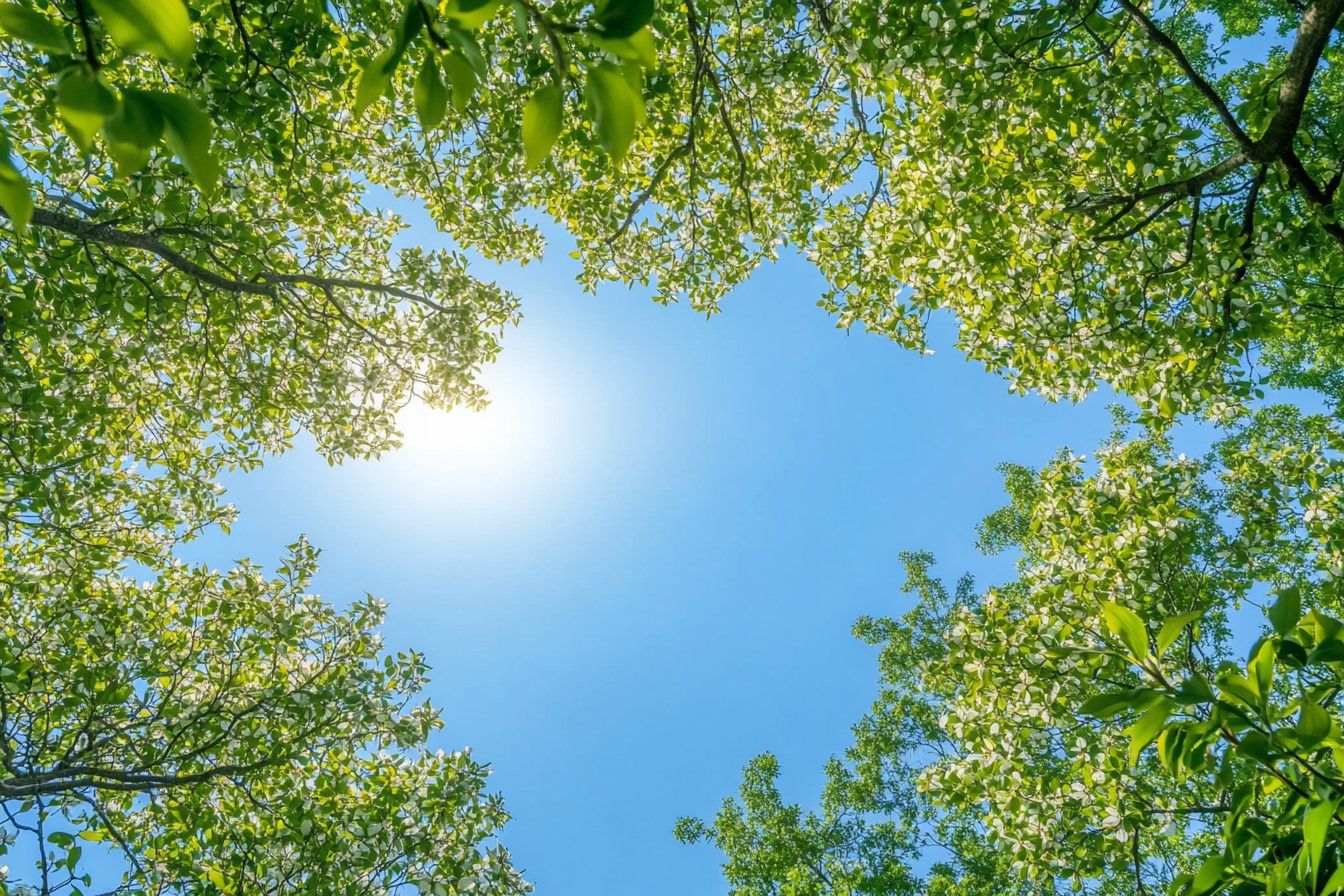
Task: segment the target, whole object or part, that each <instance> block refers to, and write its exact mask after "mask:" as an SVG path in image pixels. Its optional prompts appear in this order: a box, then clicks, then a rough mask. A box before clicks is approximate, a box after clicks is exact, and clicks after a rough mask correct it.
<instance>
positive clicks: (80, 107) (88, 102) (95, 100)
mask: <svg viewBox="0 0 1344 896" xmlns="http://www.w3.org/2000/svg"><path fill="white" fill-rule="evenodd" d="M56 111H57V112H59V113H60V116H61V121H62V122H63V123H64V124H65V129H66V130H67V131H69V132H70V136H71V137H73V138H74V140H75V143H77V144H79V148H80V149H82V150H83V151H84V152H88V151H89V150H90V149H91V148H92V147H93V137H94V135H95V134H97V133H98V131H100V130H101V129H102V127H103V122H105V121H107V119H109V118H110V117H112V115H113V113H115V112H116V111H117V95H116V94H115V93H113V92H112V88H110V87H108V86H107V85H106V84H105V83H103V80H102V79H101V78H100V77H98V76H97V75H93V74H90V73H89V72H88V71H86V70H85V69H82V68H78V69H71V70H70V71H69V72H68V73H67V74H66V76H65V77H64V78H62V79H61V82H60V84H59V85H57V87H56Z"/></svg>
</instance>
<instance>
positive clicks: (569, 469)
mask: <svg viewBox="0 0 1344 896" xmlns="http://www.w3.org/2000/svg"><path fill="white" fill-rule="evenodd" d="M492 373H493V374H494V375H493V376H491V378H490V381H489V382H488V383H487V384H486V385H487V388H488V390H489V404H488V405H486V407H484V408H483V409H481V410H470V409H468V408H454V409H452V410H449V411H443V410H439V409H436V408H432V407H430V406H429V405H427V404H425V403H424V402H421V401H414V402H412V403H411V404H409V405H408V406H407V407H406V408H405V409H403V410H402V411H401V413H400V414H398V416H397V426H398V428H399V429H400V430H401V433H402V446H401V448H399V449H398V450H396V451H393V452H390V453H388V454H386V455H384V456H383V458H382V459H381V460H380V461H379V462H378V464H377V466H378V468H379V470H380V471H381V472H380V473H379V475H380V477H386V480H385V481H386V483H387V484H388V485H389V486H391V487H392V488H394V489H396V490H398V491H399V492H401V493H402V494H403V497H404V498H405V499H406V500H407V501H408V502H410V503H411V504H417V505H418V504H420V503H422V502H424V503H431V502H435V501H443V500H449V501H452V502H453V503H454V504H458V503H461V502H466V503H467V504H480V505H482V506H486V505H488V506H489V507H490V508H492V509H491V512H492V513H505V512H508V508H510V507H514V506H519V505H521V506H531V507H532V508H533V509H534V510H538V509H539V507H538V502H539V501H540V500H541V499H542V498H543V497H544V496H548V495H549V496H554V495H555V494H556V493H557V490H559V491H563V490H564V487H565V484H566V483H574V482H575V481H576V480H579V479H582V478H583V477H584V476H585V475H587V474H589V473H590V472H591V470H589V469H588V468H589V466H590V461H591V459H592V458H593V456H594V449H595V448H596V447H597V446H598V445H600V444H601V443H602V442H603V441H604V438H603V431H604V430H605V429H606V427H605V426H603V425H601V422H600V420H599V418H600V417H601V416H602V415H601V414H594V412H593V411H594V409H593V408H592V407H591V406H590V403H589V402H588V401H585V400H584V398H583V396H582V394H581V393H580V392H578V390H575V389H572V388H568V387H567V385H566V383H565V381H563V380H561V379H559V378H557V377H556V376H555V375H554V372H553V371H552V370H550V369H546V368H545V367H544V366H542V365H537V366H535V367H521V366H518V365H514V366H512V367H511V369H509V370H507V371H492Z"/></svg>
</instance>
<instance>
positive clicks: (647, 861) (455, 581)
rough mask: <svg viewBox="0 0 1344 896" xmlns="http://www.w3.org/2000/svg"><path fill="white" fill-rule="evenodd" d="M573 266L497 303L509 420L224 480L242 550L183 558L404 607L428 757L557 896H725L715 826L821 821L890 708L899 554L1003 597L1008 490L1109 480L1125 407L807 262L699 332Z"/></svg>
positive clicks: (749, 293)
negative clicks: (794, 812) (1114, 414)
mask: <svg viewBox="0 0 1344 896" xmlns="http://www.w3.org/2000/svg"><path fill="white" fill-rule="evenodd" d="M406 239H407V240H408V241H423V242H425V243H426V244H433V243H435V241H436V240H437V239H438V237H437V236H436V235H435V234H434V232H433V230H432V229H430V228H428V227H426V226H423V225H418V226H416V227H414V228H412V230H411V231H409V232H408V233H407V235H406ZM568 248H569V247H568V245H567V244H566V242H565V241H564V239H563V238H557V239H556V240H554V241H553V244H552V246H551V249H550V252H549V253H548V260H547V261H546V262H544V263H542V264H539V265H537V264H534V265H531V266H529V267H526V268H516V267H514V268H499V269H498V273H497V274H496V275H495V276H497V278H498V280H499V281H500V282H501V283H502V284H503V285H505V286H507V287H509V288H511V289H513V290H515V291H516V292H517V293H518V294H519V295H520V296H521V297H522V300H523V312H524V315H525V318H524V320H523V322H522V324H521V326H520V327H518V328H517V329H516V330H513V331H511V332H509V333H508V334H507V335H506V337H505V340H504V352H503V356H502V358H501V360H500V361H499V363H498V364H497V365H496V366H495V367H494V368H493V369H491V370H490V371H489V372H488V374H487V376H486V382H487V384H488V385H489V386H490V388H491V389H492V394H493V405H492V406H491V407H490V408H489V409H488V410H486V411H485V412H483V413H479V414H472V413H471V412H467V411H458V412H454V413H452V414H450V415H439V414H433V413H415V414H411V415H410V416H409V418H408V420H407V429H408V433H407V445H406V447H405V448H404V449H402V450H401V451H399V452H397V453H395V454H392V455H389V456H387V457H384V458H383V459H381V460H379V461H376V462H367V463H350V464H346V465H344V466H342V467H337V468H329V467H328V466H327V465H326V464H325V462H323V461H322V460H321V459H320V458H318V457H317V456H316V455H315V454H314V453H313V451H312V450H311V448H310V447H309V446H308V445H307V444H306V443H302V444H301V445H300V447H299V448H297V449H296V450H294V451H293V452H291V453H290V454H288V455H286V456H284V457H282V458H279V459H275V460H272V461H271V462H270V463H269V464H268V465H267V466H266V467H265V468H264V469H263V470H262V471H260V472H257V473H253V474H249V475H245V476H238V477H234V478H233V479H231V480H229V481H228V482H227V485H228V487H229V490H230V495H231V499H232V501H233V502H234V503H235V504H236V505H237V506H238V508H239V510H240V512H241V519H240V521H239V524H238V525H237V526H236V527H235V529H234V534H233V535H232V536H229V537H225V536H222V535H218V534H212V535H210V536H207V537H206V538H204V539H202V540H201V541H199V542H197V543H195V544H193V545H191V546H189V547H188V548H187V550H186V551H185V552H184V555H185V556H186V557H187V558H189V559H192V560H202V561H208V562H210V563H212V564H215V565H224V564H227V563H229V562H230V561H232V560H233V559H235V558H239V557H250V558H252V559H254V560H256V561H257V562H260V563H263V564H265V565H268V566H269V565H272V564H274V563H275V562H276V560H277V559H278V558H279V557H280V555H281V554H282V553H283V547H284V545H285V544H287V543H289V542H290V541H293V540H294V538H295V537H296V536H297V535H298V534H299V533H305V534H307V535H308V537H309V538H310V539H311V540H312V542H313V543H314V544H316V545H317V546H319V547H320V548H322V549H323V556H322V560H323V569H322V573H321V575H320V577H319V579H318V581H317V585H316V588H317V590H318V591H320V592H321V593H322V594H323V595H324V596H325V597H326V598H328V599H329V600H332V601H334V602H337V603H340V604H344V603H347V602H348V601H350V600H352V599H354V598H357V597H359V596H360V595H362V594H363V593H365V592H369V593H373V594H375V595H378V596H379V597H382V598H384V599H385V600H387V601H388V603H389V604H390V610H389V620H388V623H387V626H386V628H385V636H386V642H387V646H388V647H389V648H391V649H402V648H406V647H415V648H417V649H419V650H422V651H424V652H425V653H426V654H427V655H428V659H429V661H430V663H431V665H432V666H433V669H434V671H433V678H434V684H433V686H432V688H431V689H430V691H429V696H430V697H431V698H432V699H433V701H434V702H435V703H436V704H438V705H439V706H440V707H442V708H443V710H444V717H445V720H446V722H447V727H446V730H445V731H443V732H441V733H440V734H438V735H437V736H436V744H435V745H436V746H441V747H443V748H445V749H455V748H459V747H460V746H462V745H470V746H471V747H472V748H473V750H474V751H475V753H476V755H477V756H478V757H479V758H481V759H483V760H486V761H489V762H490V763H492V765H493V767H494V769H495V775H494V777H493V779H492V781H493V787H494V788H495V789H497V790H499V791H501V792H502V793H503V794H504V795H505V797H506V800H507V804H508V806H509V809H510V811H511V812H512V813H513V815H514V821H513V822H512V823H511V824H510V825H509V826H508V828H507V829H506V830H505V832H504V837H503V841H504V842H505V844H506V845H507V846H508V847H509V848H510V850H511V851H512V853H513V855H514V859H515V861H516V863H517V864H518V865H519V866H520V867H522V868H524V869H526V873H527V876H528V878H529V879H530V880H531V881H532V882H533V883H535V884H536V886H537V891H538V893H539V894H540V896H606V894H612V896H616V894H628V893H639V894H641V896H693V894H717V893H722V892H723V891H724V889H725V887H724V884H723V882H722V880H721V878H720V875H719V870H718V861H719V857H718V855H717V854H716V853H715V852H714V851H713V850H712V849H710V848H708V847H703V846H699V847H684V846H681V845H679V844H677V843H676V842H675V841H674V840H673V838H672V833H671V832H672V826H673V823H674V821H675V820H676V818H677V817H678V816H680V815H685V814H695V815H709V814H712V813H713V812H714V811H715V810H716V808H717V807H718V805H719V803H720V802H721V800H722V799H723V797H725V796H726V795H728V794H729V793H731V792H733V791H734V790H735V788H736V786H737V784H738V780H739V771H740V769H741V767H742V765H743V764H744V763H745V762H746V761H747V760H748V759H749V758H750V757H752V756H753V755H755V754H757V753H759V752H761V751H764V750H771V751H773V752H775V753H776V754H777V755H778V756H779V757H780V760H781V762H782V767H783V775H784V777H783V787H784V789H785V793H786V795H787V796H788V797H790V798H791V799H795V800H801V801H804V802H807V803H810V802H811V801H812V800H813V798H814V797H815V795H816V793H817V790H818V786H819V784H820V782H821V769H822V764H823V762H824V761H825V759H826V758H827V757H828V756H829V755H831V754H832V753H835V752H838V751H840V750H842V749H843V748H844V747H845V746H846V744H847V743H848V739H849V726H850V725H851V724H852V723H853V722H854V721H855V720H857V718H858V717H859V715H860V714H861V713H862V711H863V710H864V708H865V707H866V705H867V704H868V702H869V701H870V699H871V697H872V696H873V693H874V682H875V657H874V655H873V651H872V650H871V649H870V648H868V647H866V646H864V645H862V644H860V643H859V642H857V641H855V640H854V639H853V638H852V637H851V636H850V634H849V629H850V625H851V623H852V622H853V620H854V618H855V617H857V616H859V615H861V614H888V613H899V612H901V611H903V610H904V609H905V608H906V607H907V606H908V599H907V598H906V596H904V595H902V594H901V593H900V590H899V588H900V583H901V569H900V564H899V560H898V554H899V552H900V551H902V550H909V549H928V550H932V551H934V552H935V553H936V554H937V555H938V557H939V558H940V561H941V562H940V567H939V569H940V570H941V571H942V572H943V574H944V575H945V576H946V577H948V578H949V579H953V578H955V577H956V576H957V575H958V574H959V573H961V572H962V571H963V570H969V571H972V572H974V573H976V574H977V576H978V577H979V578H980V579H981V581H989V580H993V579H995V578H1002V577H1004V576H1005V575H1006V574H1007V572H1008V571H1009V566H1010V564H1011V560H1010V559H1008V558H1002V557H999V558H988V559H986V558H982V557H979V556H978V555H977V554H976V553H975V551H974V547H973V542H974V538H975V531H974V529H975V525H976V523H977V522H978V520H979V519H980V518H981V517H983V516H984V515H985V514H986V513H988V512H989V511H991V510H993V509H994V508H996V507H997V506H999V505H1000V503H1001V502H1002V498H1003V492H1002V489H1001V481H1000V477H999V475H998V474H997V473H996V471H995V466H996V465H997V464H998V463H1000V462H1002V461H1014V462H1019V463H1026V464H1031V465H1040V464H1042V463H1044V462H1046V461H1047V460H1048V459H1049V458H1050V456H1051V455H1052V454H1053V453H1054V452H1055V451H1056V450H1058V449H1059V448H1061V447H1062V446H1065V445H1068V446H1069V447H1071V448H1073V449H1074V450H1076V451H1080V452H1084V453H1090V452H1091V451H1092V449H1093V448H1094V447H1095V446H1096V444H1097V443H1098V442H1099V441H1100V440H1101V439H1102V438H1103V437H1104V436H1105V434H1106V433H1107V432H1108V431H1109V428H1110V419H1109V414H1108V413H1107V411H1106V408H1105V402H1106V400H1107V399H1106V398H1105V397H1104V396H1099V397H1094V398H1093V399H1091V400H1089V401H1088V402H1086V403H1084V404H1083V405H1081V406H1072V405H1047V404H1045V403H1044V402H1042V401H1040V400H1039V399H1036V398H1023V397H1016V396H1011V395H1009V393H1008V390H1007V387H1006V385H1005V383H1004V381H1002V380H1001V379H999V378H997V377H993V376H991V375H989V374H987V373H986V372H985V371H984V370H983V368H981V367H980V366H979V365H976V364H972V363H969V362H967V361H966V360H965V359H963V358H962V357H960V356H959V355H958V353H957V352H956V351H955V350H954V349H952V348H951V346H950V339H951V328H950V326H946V325H945V326H943V327H941V328H940V330H939V331H938V333H937V338H936V340H935V347H936V348H937V349H938V352H937V354H936V355H934V356H933V357H919V356H917V355H915V354H914V353H911V352H908V351H905V350H903V349H901V348H899V347H898V346H895V345H894V344H891V343H889V342H887V341H885V340H883V339H880V338H878V337H875V336H871V335H867V334H864V333H861V332H852V333H846V332H843V331H840V330H837V329H835V327H834V324H833V321H832V319H831V318H830V317H829V316H828V315H827V314H825V313H824V312H823V311H821V310H819V309H818V308H816V306H815V300H816V298H817V296H818V295H819V293H820V291H821V288H822V285H821V283H820V280H819V278H818V277H817V276H816V274H815V273H814V272H813V271H812V270H811V269H810V268H809V267H808V266H807V265H806V264H805V263H803V262H801V261H798V260H790V261H785V262H782V263H780V264H778V265H776V266H773V267H771V268H768V269H765V270H762V271H761V272H759V273H758V274H757V276H755V277H754V278H753V279H752V281H751V282H750V283H749V284H748V285H746V286H745V287H743V288H741V289H739V290H738V291H737V292H736V293H735V294H734V295H733V296H732V297H731V298H730V299H729V300H728V301H727V302H726V303H725V306H724V309H723V312H722V313H721V314H719V315H718V316H716V317H714V318H712V319H709V320H706V319H705V318H704V317H703V316H701V315H697V314H695V313H694V312H692V311H691V310H690V309H688V308H686V307H676V306H673V307H659V306H657V305H655V304H654V303H653V302H651V301H650V300H649V299H648V297H647V295H646V294H644V293H639V292H631V291H627V290H625V289H621V288H611V289H607V290H605V291H603V292H601V293H600V294H598V295H597V296H595V297H594V296H591V295H586V294H584V293H582V292H581V291H580V290H579V288H578V287H577V286H576V285H575V284H574V283H573V275H574V272H575V269H574V268H573V266H572V263H571V262H569V260H568V259H567V258H566V257H565V255H566V253H567V251H568ZM551 259H553V260H551ZM482 267H483V268H484V267H485V266H482Z"/></svg>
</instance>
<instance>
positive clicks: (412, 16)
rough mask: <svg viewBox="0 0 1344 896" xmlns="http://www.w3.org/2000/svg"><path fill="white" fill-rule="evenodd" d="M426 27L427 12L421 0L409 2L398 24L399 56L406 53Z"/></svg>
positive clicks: (397, 47) (397, 44) (397, 51)
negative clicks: (421, 30) (421, 4)
mask: <svg viewBox="0 0 1344 896" xmlns="http://www.w3.org/2000/svg"><path fill="white" fill-rule="evenodd" d="M424 27H425V11H424V8H423V7H421V6H420V0H408V2H407V3H406V8H405V9H404V10H403V11H402V14H401V21H400V22H399V23H398V24H397V43H396V53H397V55H398V56H400V55H401V54H403V53H405V52H406V48H407V47H409V46H410V45H411V41H413V40H415V37H416V35H418V34H419V33H420V29H422V28H424Z"/></svg>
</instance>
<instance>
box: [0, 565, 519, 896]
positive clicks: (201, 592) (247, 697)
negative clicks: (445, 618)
mask: <svg viewBox="0 0 1344 896" xmlns="http://www.w3.org/2000/svg"><path fill="white" fill-rule="evenodd" d="M290 550H291V553H290V555H289V557H288V558H287V559H286V560H285V562H284V563H282V564H281V565H280V567H279V569H278V574H277V576H276V577H275V578H269V579H268V578H266V577H265V576H264V575H263V574H262V572H261V571H260V570H259V569H258V568H256V567H254V566H250V565H241V566H238V567H236V568H235V569H232V570H230V571H228V572H226V573H218V572H213V571H210V570H207V569H203V568H197V567H187V566H184V565H174V566H170V567H167V568H164V569H161V570H160V571H159V574H158V576H157V577H156V579H155V580H154V581H153V582H150V583H144V584H141V583H138V582H136V581H135V580H134V579H132V578H131V577H129V576H126V575H109V574H90V573H89V572H88V571H86V570H79V569H69V568H67V569H66V570H65V574H64V575H58V574H56V571H55V570H53V569H52V568H51V565H50V564H51V560H50V558H49V557H48V556H46V554H45V553H44V551H43V550H42V548H41V547H40V546H34V547H33V548H32V549H31V550H29V551H28V552H27V553H26V554H25V553H24V552H22V551H21V550H19V549H16V548H11V550H10V553H9V555H8V557H7V558H6V559H7V560H8V561H9V562H8V563H6V564H5V566H4V568H3V572H0V610H3V613H0V617H2V618H3V622H0V709H2V710H3V712H0V727H2V728H3V730H0V745H2V746H0V750H2V752H0V758H3V771H0V807H3V812H4V818H5V822H6V825H7V828H8V831H7V833H8V834H9V835H10V837H11V840H12V839H14V838H18V841H19V842H18V843H17V846H16V845H15V843H13V842H7V843H5V844H4V845H3V846H0V850H8V849H17V855H19V856H28V857H33V856H36V857H37V859H36V864H35V867H34V868H33V869H31V870H32V873H31V875H30V874H28V873H27V872H25V871H22V870H20V869H18V868H17V867H16V868H13V869H11V870H10V872H9V880H8V881H7V882H4V881H0V891H3V892H9V893H23V892H37V893H43V894H45V893H56V892H65V891H67V889H68V891H69V892H72V893H80V892H108V891H114V892H126V893H146V892H153V893H202V894H205V893H255V892H267V891H272V890H276V891H281V892H314V893H316V892H323V893H379V894H381V893H397V892H420V893H445V892H450V891H451V892H467V891H470V892H484V893H497V894H511V893H521V892H525V891H526V889H527V887H526V886H525V885H523V884H522V882H521V880H520V878H519V877H518V874H517V872H516V871H515V870H514V869H513V868H512V867H511V866H510V865H509V864H508V856H507V854H506V853H505V852H503V851H502V850H500V849H497V848H489V849H487V848H486V847H485V846H484V845H483V844H486V843H488V841H489V840H490V839H491V838H493V836H494V835H495V833H496V832H497V831H498V829H499V827H500V825H502V824H503V823H504V821H505V820H506V818H507V816H506V815H505V813H504V811H503V809H502V806H501V805H500V802H499V799H498V798H497V797H495V796H486V795H485V794H484V793H483V787H484V784H485V777H486V774H487V770H486V768H485V766H483V765H481V764H480V763H478V762H476V761H475V760H473V759H472V758H471V757H470V755H469V754H467V753H454V754H451V755H445V754H444V753H443V752H442V751H439V752H429V751H428V750H426V749H425V748H424V743H425V739H426V737H427V736H428V735H429V734H430V732H432V731H433V730H435V729H437V728H439V727H440V721H439V717H438V713H437V712H436V711H435V710H434V709H432V708H431V707H430V706H429V705H428V704H425V703H420V702H417V700H416V694H417V691H418V690H419V689H420V687H421V686H422V685H423V683H424V681H425V673H426V666H425V663H424V660H423V658H422V657H420V656H419V655H417V654H414V653H402V654H398V655H396V656H381V655H380V646H381V645H380V642H379V639H378V636H377V635H376V633H375V629H376V627H377V625H378V624H379V622H380V621H381V618H382V612H383V608H382V605H381V604H380V603H379V602H378V601H376V600H373V599H372V598H370V599H367V600H365V601H362V602H360V603H358V604H356V605H354V606H353V607H351V608H350V610H349V611H347V612H337V611H336V610H334V609H332V608H331V607H330V606H329V605H327V604H325V603H323V602H322V601H321V600H319V599H318V598H316V597H314V596H313V595H311V594H307V593H306V592H305V587H306V585H307V582H308V580H309V579H310V578H311V576H312V574H313V573H314V571H315V569H316V566H315V560H316V551H314V550H313V549H312V548H311V547H309V546H308V545H307V544H306V543H305V542H299V543H297V544H294V545H291V546H290ZM109 848H110V849H111V850H113V852H114V854H115V857H116V861H115V862H113V863H112V864H111V867H120V868H124V876H123V877H122V878H121V880H120V881H119V882H111V881H108V880H106V879H102V880H99V881H98V882H97V884H95V878H94V877H93V876H92V874H91V873H90V872H89V871H88V870H87V869H86V865H87V864H88V863H89V857H90V856H91V855H93V854H95V851H102V850H105V849H109ZM86 853H87V855H86ZM94 867H99V868H101V869H102V873H103V874H104V875H105V874H106V873H107V868H108V867H109V863H108V861H107V860H103V861H102V863H101V865H99V864H96V863H95V866H94ZM25 887H27V888H30V889H25Z"/></svg>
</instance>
